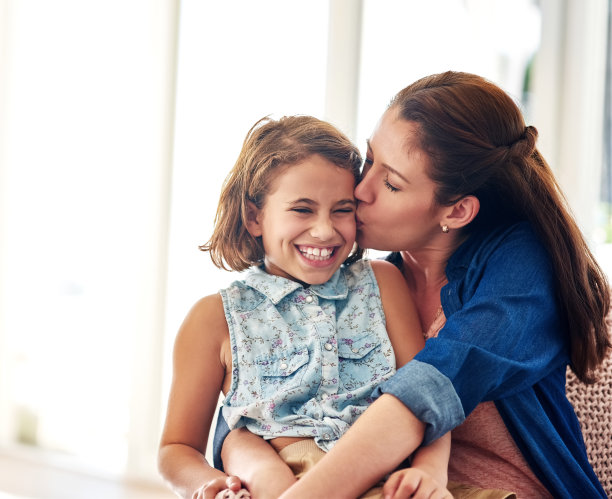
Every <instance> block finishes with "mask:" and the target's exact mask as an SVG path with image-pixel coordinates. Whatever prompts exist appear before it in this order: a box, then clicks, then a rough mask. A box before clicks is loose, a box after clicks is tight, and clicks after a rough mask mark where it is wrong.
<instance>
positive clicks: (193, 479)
mask: <svg viewBox="0 0 612 499" xmlns="http://www.w3.org/2000/svg"><path fill="white" fill-rule="evenodd" d="M228 368H231V356H230V353H229V333H228V329H227V323H226V321H225V315H224V313H223V304H222V301H221V296H220V295H213V296H208V297H206V298H203V299H202V300H200V301H199V302H198V303H196V304H195V305H194V307H193V308H192V310H191V311H190V312H189V314H188V315H187V317H186V319H185V321H184V322H183V324H182V325H181V328H180V330H179V332H178V334H177V337H176V341H175V346H174V356H173V378H172V386H171V390H170V397H169V401H168V410H167V414H166V422H165V426H164V430H163V433H162V438H161V443H160V449H159V455H158V462H159V470H160V472H161V474H162V476H163V477H164V478H165V479H166V481H167V482H168V483H169V484H170V485H171V487H172V489H173V490H174V491H175V492H176V493H177V494H178V495H179V496H180V497H184V498H190V499H191V498H204V497H206V498H209V497H210V498H213V497H214V496H215V494H216V493H217V492H218V491H220V490H223V489H225V488H232V489H233V490H235V491H237V490H239V489H240V481H239V480H237V479H235V478H234V480H229V481H228V476H227V475H226V474H225V473H223V472H221V471H218V470H216V469H214V468H213V467H211V466H210V465H209V464H208V462H207V461H206V459H205V458H204V453H205V451H206V443H207V441H208V434H209V430H210V425H211V423H212V419H213V415H214V413H215V409H216V407H217V402H218V400H219V394H220V392H221V390H222V388H224V381H225V384H226V385H228V383H229V380H226V372H227V371H228Z"/></svg>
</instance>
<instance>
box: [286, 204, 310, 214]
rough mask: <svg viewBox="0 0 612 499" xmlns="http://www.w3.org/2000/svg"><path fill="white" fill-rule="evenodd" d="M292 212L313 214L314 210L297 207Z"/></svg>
mask: <svg viewBox="0 0 612 499" xmlns="http://www.w3.org/2000/svg"><path fill="white" fill-rule="evenodd" d="M290 211H294V212H296V213H312V209H311V208H308V207H307V206H295V207H293V208H291V209H290Z"/></svg>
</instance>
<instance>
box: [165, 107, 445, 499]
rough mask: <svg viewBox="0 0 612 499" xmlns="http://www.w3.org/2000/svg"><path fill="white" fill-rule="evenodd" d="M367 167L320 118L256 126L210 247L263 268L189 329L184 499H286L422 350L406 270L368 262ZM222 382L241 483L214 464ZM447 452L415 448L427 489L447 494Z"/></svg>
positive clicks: (439, 446)
mask: <svg viewBox="0 0 612 499" xmlns="http://www.w3.org/2000/svg"><path fill="white" fill-rule="evenodd" d="M360 166H361V158H360V155H359V152H358V151H357V149H356V148H355V147H354V146H353V145H352V144H351V143H350V141H349V140H348V139H347V138H346V137H345V136H344V135H343V134H342V133H340V132H339V131H338V130H337V129H336V128H334V127H333V126H332V125H330V124H328V123H325V122H323V121H320V120H318V119H315V118H312V117H306V116H298V117H285V118H282V119H280V120H278V121H275V120H272V119H268V118H264V119H262V120H260V121H259V122H257V123H256V124H255V125H254V126H253V128H252V129H251V130H250V132H249V133H248V135H247V137H246V139H245V142H244V144H243V147H242V151H241V153H240V156H239V158H238V160H237V162H236V164H235V166H234V168H233V169H232V171H231V172H230V174H229V176H228V177H227V179H226V182H225V184H224V187H223V190H222V193H221V198H220V201H219V207H218V210H217V216H216V224H215V229H214V232H213V236H212V237H211V239H210V241H209V242H208V243H207V244H206V245H204V246H202V248H201V249H203V250H204V251H210V254H211V258H212V260H213V262H214V263H215V264H216V265H217V266H218V267H221V268H225V269H231V270H235V271H242V270H245V269H247V268H250V271H249V272H248V273H247V274H246V275H245V277H244V279H243V280H240V281H235V282H234V283H232V284H231V285H230V286H229V287H228V288H226V289H223V290H221V291H220V293H218V294H215V295H212V296H208V297H205V298H203V299H202V300H200V301H199V302H197V303H196V304H195V306H194V307H193V309H192V310H191V311H190V313H189V314H188V315H187V318H186V319H185V321H184V323H183V325H182V326H181V328H180V330H179V333H178V335H177V338H176V344H175V350H174V373H173V382H172V388H171V393H170V398H169V404H168V412H167V417H166V424H165V427H164V431H163V435H162V439H161V446H160V451H159V467H160V471H161V473H162V475H163V476H164V477H165V478H166V480H167V481H168V482H169V483H170V485H171V486H172V487H173V489H174V491H175V492H176V493H177V494H178V495H180V496H181V497H188V498H204V497H206V498H208V497H211V498H212V497H215V495H216V494H217V493H219V492H221V491H223V490H224V489H230V490H229V492H230V495H231V492H232V491H237V490H238V489H239V488H240V483H242V484H243V485H245V486H246V487H247V488H248V489H249V490H250V492H251V494H253V496H254V497H256V498H258V499H259V498H263V497H278V496H279V495H280V494H281V493H282V492H283V491H284V490H286V489H287V488H288V487H289V486H290V485H292V484H293V483H294V482H295V480H296V477H295V476H294V472H295V473H296V474H297V475H299V474H300V473H301V472H305V471H306V469H307V466H306V467H305V466H304V463H305V462H306V461H307V462H309V463H314V462H316V460H318V459H320V457H321V456H322V455H324V452H325V451H327V450H329V449H330V448H331V447H332V446H333V445H334V443H335V442H336V441H337V440H338V439H339V438H340V436H341V435H342V434H343V433H344V432H345V431H346V430H347V429H348V427H349V426H350V425H351V424H352V423H353V422H354V421H355V420H356V419H357V417H359V415H360V414H361V413H362V412H363V411H364V410H365V408H366V407H367V406H368V404H369V402H370V401H371V399H370V395H371V393H372V391H373V389H374V388H375V387H376V386H377V385H378V384H379V383H380V382H382V381H383V380H386V379H388V378H389V377H390V376H391V375H392V374H393V373H394V372H395V369H396V367H399V366H401V365H403V364H405V363H406V362H407V361H408V360H410V359H411V358H412V357H413V356H414V355H415V354H416V353H417V352H418V351H419V350H420V349H421V348H422V347H423V345H424V340H423V336H422V333H421V331H420V326H419V319H418V317H417V314H416V311H415V308H414V306H413V305H412V302H411V299H410V295H409V293H408V289H407V287H406V284H405V281H404V279H403V278H402V275H401V273H400V272H399V271H398V270H397V269H396V268H395V267H394V266H393V265H391V264H390V263H388V262H383V261H375V262H367V261H364V260H360V256H361V250H360V249H359V248H358V247H357V246H356V244H355V233H356V222H355V206H356V204H355V199H354V197H353V190H354V188H355V185H356V182H357V181H358V179H359V171H360ZM220 391H222V392H223V393H224V395H225V399H224V400H223V416H224V418H225V419H226V421H227V422H228V424H229V426H230V428H240V430H239V431H237V432H233V433H232V435H231V436H230V437H229V438H240V439H243V440H244V442H245V443H246V442H248V445H245V452H244V454H241V455H240V456H238V457H236V456H234V457H232V459H231V460H229V462H224V465H225V469H226V471H228V472H230V473H232V474H234V475H239V476H240V480H236V479H231V478H228V476H227V475H225V474H224V473H223V472H221V471H219V470H216V469H214V468H213V467H211V466H210V465H209V464H208V463H207V462H206V460H205V458H204V452H205V449H206V443H207V441H208V435H209V430H210V425H211V421H212V419H213V415H214V413H215V409H216V406H217V402H218V398H219V392H220ZM247 430H248V431H247ZM256 435H260V436H263V438H264V439H265V441H264V440H263V439H261V438H260V437H258V436H256ZM266 441H267V442H266ZM448 455H449V439H448V438H447V437H446V436H445V437H443V438H441V439H440V440H439V441H437V442H435V443H434V444H432V445H431V446H428V447H426V448H424V449H423V450H422V451H420V452H419V453H417V454H416V455H415V457H414V461H413V470H414V471H413V473H414V474H415V476H417V478H418V479H417V480H416V483H417V485H416V486H415V487H414V488H415V490H416V489H419V491H420V492H421V493H423V492H425V491H427V490H439V491H442V493H443V494H444V493H446V489H445V488H444V486H445V485H446V468H447V464H448ZM398 464H400V463H396V465H398ZM290 466H291V468H290ZM387 471H390V470H387ZM401 476H402V477H404V476H406V475H405V474H402V475H401ZM372 485H373V484H372ZM371 494H373V495H368V497H381V493H380V488H379V489H378V492H372V493H371ZM448 497H450V496H448Z"/></svg>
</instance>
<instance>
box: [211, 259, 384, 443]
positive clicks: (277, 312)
mask: <svg viewBox="0 0 612 499" xmlns="http://www.w3.org/2000/svg"><path fill="white" fill-rule="evenodd" d="M221 296H222V298H223V305H224V309H225V317H226V320H227V323H228V326H229V333H230V343H231V350H232V384H231V388H230V390H229V391H228V393H227V394H226V397H225V399H224V401H223V417H224V419H225V421H226V422H227V424H228V426H229V428H239V427H242V426H246V428H247V429H248V430H249V431H251V432H252V433H255V434H257V435H261V436H263V437H264V438H266V439H269V438H275V437H280V436H291V437H312V438H314V441H315V443H316V444H317V445H318V446H319V447H320V448H321V449H323V450H325V451H328V450H329V449H330V448H331V447H332V446H333V444H334V443H335V442H336V441H337V440H338V438H340V436H342V435H343V434H344V433H345V432H346V430H347V429H348V428H349V426H350V425H351V424H352V423H353V422H354V421H355V420H356V419H357V418H358V417H359V416H360V415H361V414H362V413H363V412H364V411H365V409H366V408H367V407H368V405H369V404H370V403H371V401H372V399H371V394H372V390H373V389H374V387H375V386H377V385H378V384H379V383H380V382H382V381H384V380H386V379H388V378H389V377H391V376H392V375H393V374H394V372H395V356H394V352H393V348H392V346H391V342H390V340H389V337H388V336H387V332H386V328H385V317H384V312H383V307H382V302H381V300H380V292H379V289H378V284H377V282H376V279H375V277H374V272H373V270H372V267H371V265H370V263H369V262H366V261H360V262H356V263H355V264H353V265H351V266H349V267H341V268H340V269H338V271H337V272H336V273H335V274H334V275H333V276H332V278H331V279H330V280H329V281H327V282H326V283H324V284H320V285H313V286H309V287H307V288H304V287H303V286H302V285H301V284H300V283H298V282H295V281H292V280H289V279H286V278H283V277H279V276H275V275H270V274H268V273H266V272H265V271H263V270H261V269H259V268H255V269H252V270H251V271H250V272H249V273H248V274H247V276H246V277H245V279H244V280H242V281H236V282H234V283H233V284H232V285H231V286H230V287H229V288H227V289H224V290H221Z"/></svg>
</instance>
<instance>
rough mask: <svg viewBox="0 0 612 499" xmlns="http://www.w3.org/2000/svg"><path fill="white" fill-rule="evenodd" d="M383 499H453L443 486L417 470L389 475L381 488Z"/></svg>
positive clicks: (412, 469) (409, 469)
mask: <svg viewBox="0 0 612 499" xmlns="http://www.w3.org/2000/svg"><path fill="white" fill-rule="evenodd" d="M383 497H384V498H385V499H405V498H408V497H413V498H416V499H453V496H452V494H451V493H450V492H449V491H448V490H447V489H446V487H445V486H443V485H441V484H440V483H439V482H437V481H436V480H434V479H433V478H432V476H431V475H429V474H428V473H426V472H425V471H423V470H420V469H417V468H406V469H402V470H399V471H396V472H394V473H393V474H391V476H390V477H389V479H388V480H387V481H386V482H385V485H384V487H383Z"/></svg>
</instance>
